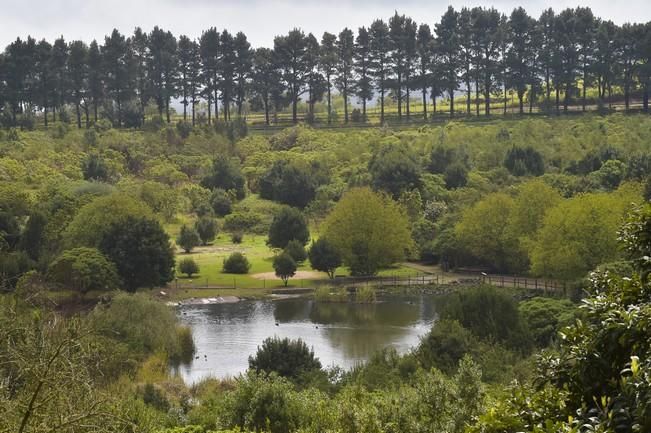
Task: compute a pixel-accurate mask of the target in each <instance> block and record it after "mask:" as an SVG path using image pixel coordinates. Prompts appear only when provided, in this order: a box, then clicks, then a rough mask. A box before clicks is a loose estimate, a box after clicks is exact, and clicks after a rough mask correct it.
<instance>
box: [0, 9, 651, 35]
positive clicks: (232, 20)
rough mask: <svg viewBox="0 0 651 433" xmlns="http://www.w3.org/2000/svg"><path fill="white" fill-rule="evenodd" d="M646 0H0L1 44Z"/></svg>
mask: <svg viewBox="0 0 651 433" xmlns="http://www.w3.org/2000/svg"><path fill="white" fill-rule="evenodd" d="M648 1H649V0H628V1H627V2H626V7H616V5H615V2H613V1H612V0H608V1H607V0H589V1H585V0H584V1H582V2H576V1H568V0H549V1H543V0H531V1H516V0H493V1H486V0H477V1H474V2H468V1H460V0H453V1H450V2H442V1H439V2H437V1H436V0H402V1H395V0H376V1H372V0H356V1H350V0H328V1H325V2H324V1H322V0H303V1H263V0H243V1H237V0H235V1H233V0H228V1H223V0H194V1H192V0H185V1H184V0H159V1H155V0H111V1H98V0H31V1H30V0H23V1H15V0H0V6H1V8H2V11H3V13H2V14H1V15H0V29H2V32H1V33H0V46H5V45H7V44H8V43H9V42H11V41H12V40H13V39H15V38H16V37H18V36H20V37H23V38H24V37H26V36H27V35H28V34H29V35H32V36H33V37H35V38H37V39H41V38H47V39H49V40H52V39H54V38H56V37H57V36H59V35H63V36H64V37H65V38H66V39H67V40H72V39H82V40H85V41H90V40H92V39H103V38H104V36H105V35H107V34H108V33H110V32H111V30H112V29H113V28H118V29H119V30H120V31H122V32H123V33H127V34H129V33H131V32H132V31H133V29H134V28H135V27H136V26H140V27H142V28H143V29H145V30H147V31H148V30H150V29H151V28H153V27H154V26H155V25H159V26H161V27H163V28H165V29H168V30H171V31H172V32H173V33H175V34H177V35H179V34H187V35H188V36H191V37H197V36H199V35H200V34H201V31H202V30H204V29H206V28H208V27H211V26H215V27H217V28H219V29H222V28H227V29H228V30H229V31H233V32H236V31H239V30H242V31H244V32H245V33H246V34H247V36H248V37H249V40H250V41H251V42H252V44H253V45H254V46H261V45H266V46H269V45H271V44H272V43H273V37H274V36H275V35H278V34H283V33H286V32H287V31H288V30H290V29H291V28H293V27H301V28H302V29H304V30H305V31H306V32H312V33H314V34H315V35H317V36H318V37H319V36H320V35H321V34H322V33H323V32H324V31H330V32H339V31H340V30H341V29H342V28H344V27H350V28H352V29H356V28H357V27H359V26H362V25H369V24H370V23H371V22H372V21H373V20H374V19H376V18H388V17H389V16H390V15H391V14H392V13H393V11H394V9H398V11H399V12H400V13H405V14H407V15H409V16H411V17H412V18H414V19H415V20H416V21H418V22H426V23H429V24H434V23H435V22H437V21H438V19H439V18H440V16H441V15H442V13H443V12H444V11H445V9H446V8H447V6H448V4H452V5H453V6H454V7H456V8H460V7H462V6H468V7H472V6H495V7H496V8H497V9H499V10H500V11H502V12H504V13H509V12H510V11H511V10H512V9H513V8H514V7H516V6H520V5H521V6H523V7H525V8H526V9H527V11H528V12H529V13H530V14H532V15H534V16H537V15H539V14H540V12H541V11H542V10H543V9H544V8H547V7H553V8H554V9H556V10H560V9H563V8H565V7H575V6H577V5H580V6H590V7H592V9H593V11H594V13H595V15H597V16H600V17H602V18H606V19H612V20H613V21H615V22H617V23H620V24H621V23H623V22H626V21H637V22H646V21H650V20H651V7H649V5H648Z"/></svg>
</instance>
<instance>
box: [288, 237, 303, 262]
mask: <svg viewBox="0 0 651 433" xmlns="http://www.w3.org/2000/svg"><path fill="white" fill-rule="evenodd" d="M284 251H285V252H286V253H287V254H289V255H290V256H291V257H292V259H294V261H295V262H296V263H299V264H300V263H303V262H304V261H305V259H307V252H306V251H305V247H304V246H303V244H302V243H301V242H299V241H297V240H296V239H292V240H291V241H289V242H288V243H287V246H286V247H285V249H284Z"/></svg>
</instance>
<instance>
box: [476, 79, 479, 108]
mask: <svg viewBox="0 0 651 433" xmlns="http://www.w3.org/2000/svg"><path fill="white" fill-rule="evenodd" d="M475 110H476V112H477V117H479V80H475Z"/></svg>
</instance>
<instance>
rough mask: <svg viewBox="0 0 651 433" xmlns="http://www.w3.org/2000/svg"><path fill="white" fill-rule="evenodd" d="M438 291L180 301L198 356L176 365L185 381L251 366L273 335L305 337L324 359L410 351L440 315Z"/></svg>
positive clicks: (345, 361)
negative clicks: (375, 297)
mask: <svg viewBox="0 0 651 433" xmlns="http://www.w3.org/2000/svg"><path fill="white" fill-rule="evenodd" d="M435 303H436V297H434V296H426V295H423V296H412V297H405V296H400V297H396V296H392V297H386V298H380V299H379V302H377V303H375V304H355V303H322V302H315V301H314V300H313V299H310V298H293V299H282V300H255V301H241V302H237V303H233V304H215V305H186V306H182V307H179V310H178V313H179V317H180V318H181V321H182V322H183V323H185V324H187V325H189V326H191V327H192V332H193V336H194V342H195V345H196V348H197V352H196V358H195V360H194V361H193V362H192V363H190V364H188V365H181V366H180V367H178V369H177V371H178V374H180V375H181V376H182V377H183V379H184V380H185V381H186V383H194V382H197V381H200V380H201V379H204V378H207V377H211V376H212V377H219V378H221V377H227V376H235V375H237V374H239V373H243V372H244V371H246V369H247V367H248V357H249V355H252V354H254V353H255V351H256V350H257V347H258V346H259V345H260V344H261V343H262V341H263V340H264V339H265V338H267V337H273V336H274V335H275V336H278V337H281V338H284V337H289V338H301V339H303V340H304V341H305V342H306V343H307V345H308V346H310V347H312V348H313V349H314V353H315V355H316V356H317V357H318V358H319V359H320V360H321V364H323V366H324V367H328V366H332V365H338V366H340V367H343V368H350V367H352V366H354V365H355V364H358V363H361V362H363V361H366V360H367V359H368V358H369V356H370V355H371V354H372V353H373V352H375V351H376V350H378V349H381V348H384V347H387V346H393V347H394V348H396V350H398V352H401V353H404V352H407V351H408V350H409V349H410V348H411V347H414V346H416V345H417V344H418V342H419V338H420V337H421V336H422V335H424V334H425V333H427V332H428V331H429V329H430V328H431V325H432V322H433V321H434V320H435V319H436V311H435Z"/></svg>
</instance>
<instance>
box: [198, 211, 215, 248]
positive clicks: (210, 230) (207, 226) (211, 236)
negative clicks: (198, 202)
mask: <svg viewBox="0 0 651 433" xmlns="http://www.w3.org/2000/svg"><path fill="white" fill-rule="evenodd" d="M194 230H195V231H196V232H197V234H198V235H199V238H200V239H201V244H202V245H208V243H209V242H212V241H214V240H215V237H216V236H217V231H218V226H217V221H216V220H215V219H213V218H210V217H206V216H204V217H201V218H199V219H198V220H197V221H196V222H195V223H194Z"/></svg>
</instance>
